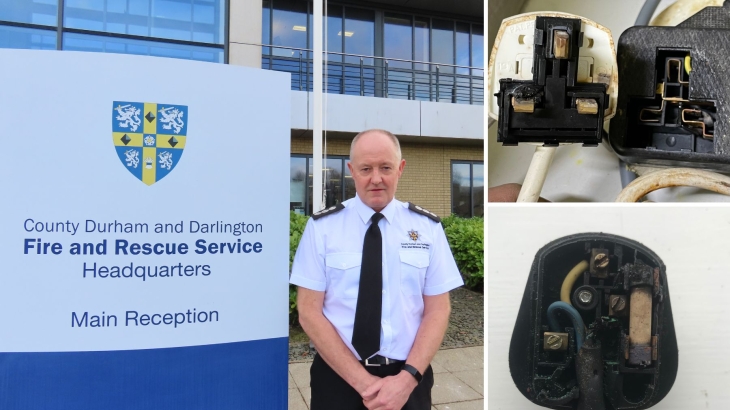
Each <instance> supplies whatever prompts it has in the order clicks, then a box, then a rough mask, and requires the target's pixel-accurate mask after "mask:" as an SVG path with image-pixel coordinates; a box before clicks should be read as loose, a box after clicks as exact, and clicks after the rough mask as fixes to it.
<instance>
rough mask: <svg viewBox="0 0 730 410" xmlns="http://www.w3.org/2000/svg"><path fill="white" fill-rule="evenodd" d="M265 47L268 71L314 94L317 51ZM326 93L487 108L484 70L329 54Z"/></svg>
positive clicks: (393, 59) (297, 88)
mask: <svg viewBox="0 0 730 410" xmlns="http://www.w3.org/2000/svg"><path fill="white" fill-rule="evenodd" d="M249 45H255V46H260V47H263V49H262V51H263V53H262V68H264V69H269V70H276V71H284V72H288V73H291V89H292V90H300V91H312V83H313V81H312V71H313V70H312V59H311V56H312V50H309V49H304V48H297V47H285V46H274V45H270V44H249ZM326 55H327V56H328V57H327V59H328V61H326V62H325V64H324V67H325V70H326V71H325V74H326V80H325V83H324V85H323V91H324V92H327V93H333V94H348V95H361V96H371V97H384V98H399V99H408V100H420V101H438V102H451V103H457V104H476V105H484V69H483V68H480V67H467V66H460V65H454V64H441V63H431V62H427V61H414V60H403V59H398V58H386V57H376V56H367V55H359V54H348V53H339V52H326Z"/></svg>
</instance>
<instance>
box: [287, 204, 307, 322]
mask: <svg viewBox="0 0 730 410" xmlns="http://www.w3.org/2000/svg"><path fill="white" fill-rule="evenodd" d="M308 220H309V217H308V216H306V215H300V214H297V213H294V212H289V272H291V266H292V263H293V262H294V255H295V254H296V253H297V247H298V246H299V241H300V240H301V239H302V234H303V233H304V227H305V226H307V221H308ZM298 319H299V314H298V312H297V287H296V286H294V285H289V323H291V324H295V323H296V322H297V320H298Z"/></svg>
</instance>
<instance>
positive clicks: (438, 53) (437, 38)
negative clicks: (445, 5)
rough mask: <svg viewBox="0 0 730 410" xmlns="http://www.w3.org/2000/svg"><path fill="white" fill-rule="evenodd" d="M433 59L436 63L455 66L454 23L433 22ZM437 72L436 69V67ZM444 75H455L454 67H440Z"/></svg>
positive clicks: (444, 21)
mask: <svg viewBox="0 0 730 410" xmlns="http://www.w3.org/2000/svg"><path fill="white" fill-rule="evenodd" d="M431 36H432V38H433V58H432V59H431V61H433V62H434V63H444V64H454V22H453V21H446V20H436V19H434V20H433V30H432V33H431ZM434 70H435V67H434ZM439 71H440V72H442V73H453V72H454V69H453V67H443V66H442V67H439Z"/></svg>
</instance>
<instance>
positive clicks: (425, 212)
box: [408, 202, 441, 222]
mask: <svg viewBox="0 0 730 410" xmlns="http://www.w3.org/2000/svg"><path fill="white" fill-rule="evenodd" d="M408 209H410V210H411V211H413V212H415V213H417V214H421V215H423V216H427V217H429V218H430V219H433V220H434V221H436V222H441V218H439V216H438V215H436V214H435V213H433V212H431V211H429V210H428V209H426V208H421V207H420V206H418V205H416V204H414V203H413V202H409V203H408Z"/></svg>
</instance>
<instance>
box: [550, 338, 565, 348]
mask: <svg viewBox="0 0 730 410" xmlns="http://www.w3.org/2000/svg"><path fill="white" fill-rule="evenodd" d="M547 344H548V347H550V349H552V350H558V349H560V348H561V347H562V346H563V338H561V337H560V336H556V335H550V336H548V339H547Z"/></svg>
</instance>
